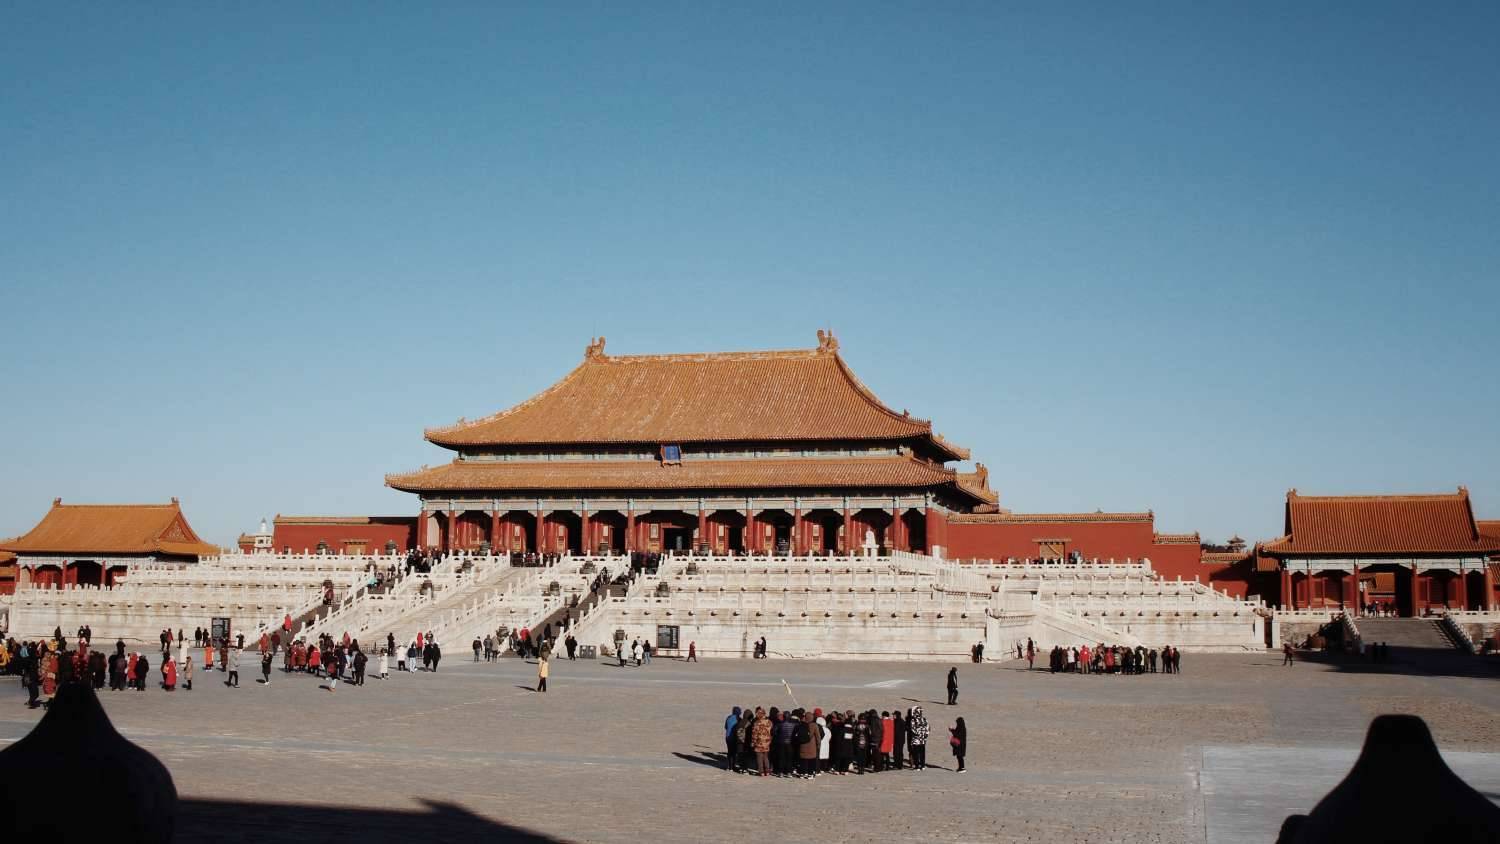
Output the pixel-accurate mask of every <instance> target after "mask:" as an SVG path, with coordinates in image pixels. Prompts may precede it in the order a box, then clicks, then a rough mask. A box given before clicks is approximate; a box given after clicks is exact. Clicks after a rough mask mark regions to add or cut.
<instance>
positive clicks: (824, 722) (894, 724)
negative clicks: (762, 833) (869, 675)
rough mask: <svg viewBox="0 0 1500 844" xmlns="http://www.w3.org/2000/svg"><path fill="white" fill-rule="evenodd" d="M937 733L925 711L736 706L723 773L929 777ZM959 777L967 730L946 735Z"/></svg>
mask: <svg viewBox="0 0 1500 844" xmlns="http://www.w3.org/2000/svg"><path fill="white" fill-rule="evenodd" d="M931 739H932V731H931V728H930V727H929V725H928V723H927V716H926V715H924V714H923V712H922V707H920V706H913V707H911V708H910V709H908V710H907V711H906V713H905V714H902V712H901V710H900V709H899V708H898V709H894V710H882V711H878V712H877V711H876V710H874V709H869V710H865V711H863V712H855V711H854V710H852V709H849V710H845V711H843V712H840V711H839V710H837V709H832V710H830V711H829V712H828V713H827V714H826V715H825V714H824V712H823V710H822V709H821V708H818V709H812V710H810V711H809V710H807V709H804V708H801V707H798V708H796V709H790V710H782V709H779V708H777V707H774V706H773V707H770V708H769V709H767V708H765V707H761V706H757V707H749V706H746V707H739V706H736V707H734V709H733V711H731V712H730V713H729V716H728V717H727V718H725V719H724V749H725V755H724V768H725V769H726V770H729V771H734V772H736V773H739V772H745V773H750V774H759V775H760V776H762V777H769V776H776V777H797V778H801V779H811V778H813V777H816V776H820V775H823V774H832V775H836V776H844V775H847V774H856V775H862V774H865V773H882V772H886V771H900V770H905V769H907V768H910V769H911V770H917V771H921V770H926V768H927V745H928V744H929V742H930V741H931ZM948 745H949V748H950V749H951V750H952V752H953V756H954V757H955V758H956V759H957V760H958V768H957V770H958V771H959V773H962V772H963V771H964V770H965V768H964V757H965V755H966V754H967V753H968V728H967V727H966V726H965V724H964V719H963V718H959V719H957V721H956V722H955V723H954V724H953V726H951V727H949V728H948Z"/></svg>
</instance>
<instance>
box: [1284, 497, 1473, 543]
mask: <svg viewBox="0 0 1500 844" xmlns="http://www.w3.org/2000/svg"><path fill="white" fill-rule="evenodd" d="M1286 533H1287V535H1286V536H1285V537H1282V538H1281V539H1278V540H1276V541H1274V542H1268V543H1266V544H1265V545H1264V546H1262V550H1263V551H1264V552H1265V553H1267V554H1273V555H1276V556H1278V557H1285V556H1293V555H1296V554H1487V553H1493V552H1495V551H1497V550H1500V539H1497V538H1496V537H1490V536H1485V535H1483V534H1481V533H1480V530H1479V526H1478V524H1477V523H1476V522H1475V521H1474V511H1473V508H1472V507H1471V506H1470V503H1469V491H1468V490H1467V489H1464V488H1463V487H1459V488H1458V492H1456V493H1443V494H1438V495H1336V496H1312V495H1298V494H1297V491H1296V490H1295V489H1294V490H1292V491H1290V492H1288V493H1287V495H1286Z"/></svg>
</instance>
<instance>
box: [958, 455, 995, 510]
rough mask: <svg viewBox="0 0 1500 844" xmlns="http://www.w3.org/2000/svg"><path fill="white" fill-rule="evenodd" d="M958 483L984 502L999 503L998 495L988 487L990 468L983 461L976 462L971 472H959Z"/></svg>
mask: <svg viewBox="0 0 1500 844" xmlns="http://www.w3.org/2000/svg"><path fill="white" fill-rule="evenodd" d="M958 483H959V486H962V487H963V488H964V489H966V490H968V491H969V492H970V493H973V494H974V496H975V497H977V498H979V499H980V500H981V501H984V502H985V503H986V504H999V503H1000V495H999V494H998V493H996V492H995V491H994V490H992V489H990V470H989V469H988V468H986V467H985V465H984V464H983V463H976V464H975V465H974V471H972V472H959V473H958Z"/></svg>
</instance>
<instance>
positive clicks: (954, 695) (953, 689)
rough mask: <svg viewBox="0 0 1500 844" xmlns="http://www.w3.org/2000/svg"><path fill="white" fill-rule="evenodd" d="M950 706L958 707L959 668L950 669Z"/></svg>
mask: <svg viewBox="0 0 1500 844" xmlns="http://www.w3.org/2000/svg"><path fill="white" fill-rule="evenodd" d="M948 705H949V706H957V705H958V666H956V665H955V666H953V667H952V668H949V669H948Z"/></svg>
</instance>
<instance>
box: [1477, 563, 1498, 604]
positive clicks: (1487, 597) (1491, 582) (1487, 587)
mask: <svg viewBox="0 0 1500 844" xmlns="http://www.w3.org/2000/svg"><path fill="white" fill-rule="evenodd" d="M1479 606H1480V608H1481V609H1486V610H1492V609H1494V608H1495V570H1494V567H1493V566H1492V565H1491V564H1490V563H1485V564H1484V600H1483V601H1482V602H1480V604H1479Z"/></svg>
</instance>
